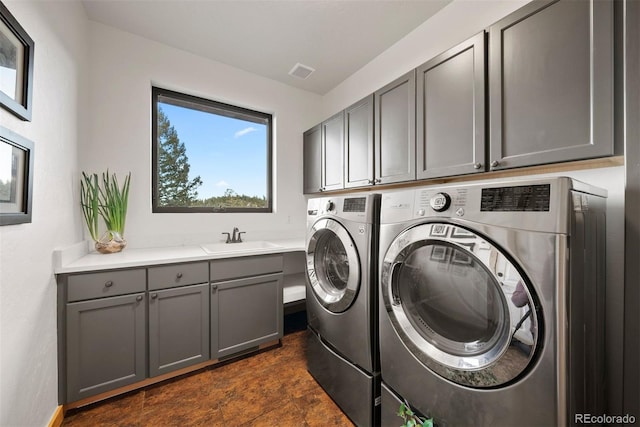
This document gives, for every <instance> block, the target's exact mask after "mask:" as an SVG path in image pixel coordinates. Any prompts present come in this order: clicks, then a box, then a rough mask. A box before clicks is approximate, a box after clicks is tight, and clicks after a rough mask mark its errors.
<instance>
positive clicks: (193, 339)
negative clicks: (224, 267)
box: [148, 261, 209, 377]
mask: <svg viewBox="0 0 640 427" xmlns="http://www.w3.org/2000/svg"><path fill="white" fill-rule="evenodd" d="M148 279H149V283H148V288H149V376H150V377H155V376H158V375H162V374H165V373H167V372H171V371H175V370H177V369H181V368H186V367H188V366H191V365H195V364H197V363H200V362H206V361H207V360H209V263H208V262H206V261H205V262H194V263H183V264H169V265H164V266H158V267H149V269H148Z"/></svg>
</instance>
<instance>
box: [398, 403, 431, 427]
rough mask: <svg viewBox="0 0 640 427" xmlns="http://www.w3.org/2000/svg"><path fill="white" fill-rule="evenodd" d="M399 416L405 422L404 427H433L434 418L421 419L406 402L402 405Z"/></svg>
mask: <svg viewBox="0 0 640 427" xmlns="http://www.w3.org/2000/svg"><path fill="white" fill-rule="evenodd" d="M398 416H399V417H400V418H402V419H403V420H404V424H402V427H433V418H423V417H419V416H418V415H416V413H415V412H413V411H412V410H411V407H409V404H408V403H406V402H404V403H401V404H400V409H398Z"/></svg>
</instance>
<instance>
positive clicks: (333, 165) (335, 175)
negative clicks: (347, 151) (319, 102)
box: [322, 112, 344, 191]
mask: <svg viewBox="0 0 640 427" xmlns="http://www.w3.org/2000/svg"><path fill="white" fill-rule="evenodd" d="M343 150H344V113H343V112H340V113H338V114H336V115H335V116H333V117H331V118H330V119H328V120H326V121H324V122H322V191H328V190H339V189H341V188H343V187H344V184H343V158H342V157H343Z"/></svg>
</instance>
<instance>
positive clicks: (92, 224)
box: [80, 172, 100, 241]
mask: <svg viewBox="0 0 640 427" xmlns="http://www.w3.org/2000/svg"><path fill="white" fill-rule="evenodd" d="M99 188H100V187H99V186H98V175H96V174H93V175H87V174H86V173H84V172H82V180H80V205H81V206H82V214H83V215H84V220H85V222H86V223H87V228H88V229H89V234H90V235H91V238H92V239H93V240H94V241H97V240H98V217H99V216H100V208H99V204H100V201H99V199H98V197H99Z"/></svg>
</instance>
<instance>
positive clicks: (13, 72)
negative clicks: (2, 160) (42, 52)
mask: <svg viewBox="0 0 640 427" xmlns="http://www.w3.org/2000/svg"><path fill="white" fill-rule="evenodd" d="M33 52H34V42H33V40H32V39H31V37H29V35H28V34H27V32H26V31H25V30H24V28H22V26H21V25H20V24H19V23H18V21H17V20H16V19H15V18H14V17H13V15H12V14H11V13H10V12H9V9H7V7H6V6H5V5H4V4H2V2H0V105H2V107H4V108H5V109H7V110H8V111H10V112H11V113H13V114H15V115H16V116H18V117H19V118H21V119H22V120H27V121H31V111H32V105H31V98H32V92H33Z"/></svg>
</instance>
